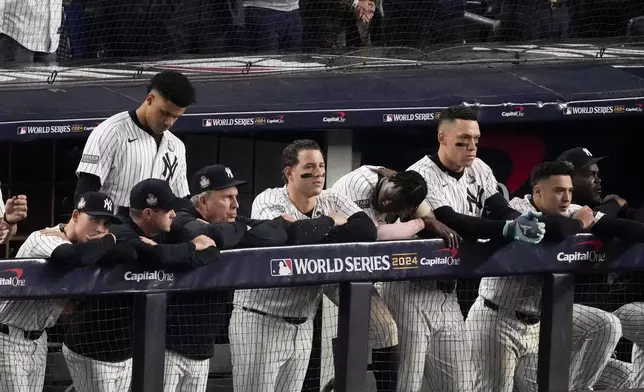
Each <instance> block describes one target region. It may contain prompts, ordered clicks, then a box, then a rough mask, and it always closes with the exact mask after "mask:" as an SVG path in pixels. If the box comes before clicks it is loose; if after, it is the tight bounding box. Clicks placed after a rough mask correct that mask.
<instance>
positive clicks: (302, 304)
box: [229, 140, 376, 392]
mask: <svg viewBox="0 0 644 392" xmlns="http://www.w3.org/2000/svg"><path fill="white" fill-rule="evenodd" d="M282 167H283V175H284V179H285V182H286V186H285V187H282V188H271V189H267V190H265V191H264V192H262V193H260V194H259V195H258V196H257V197H256V198H255V200H254V201H253V207H252V218H253V219H274V218H277V217H279V216H282V215H285V216H286V217H287V218H288V219H290V220H295V221H307V222H308V223H309V224H308V225H300V226H298V230H306V231H308V232H309V233H310V234H308V235H309V239H313V238H314V237H318V238H317V239H318V242H358V241H374V240H375V239H376V228H375V226H374V224H373V222H372V221H371V219H370V218H369V217H368V216H367V214H365V213H364V212H363V211H362V210H361V209H360V208H359V207H358V206H357V205H355V203H353V202H351V201H350V200H348V199H347V198H345V197H344V196H341V195H338V194H336V193H334V192H332V191H329V190H326V191H323V188H324V179H325V164H324V157H323V156H322V152H321V150H320V147H319V146H318V145H317V143H315V142H314V141H311V140H296V141H295V142H293V143H291V144H290V145H289V146H287V147H286V148H285V149H284V152H283V153H282ZM333 226H335V227H333ZM275 262H276V263H275V265H272V266H271V268H273V273H274V274H279V273H280V270H282V271H283V272H286V271H285V270H286V269H288V270H289V272H291V271H292V270H291V268H292V267H290V268H289V267H287V268H284V265H282V266H279V265H278V262H277V261H275ZM322 291H323V287H321V286H314V287H297V288H273V289H254V290H236V291H235V296H234V300H233V306H234V309H233V313H232V318H231V320H230V329H229V336H230V347H231V354H232V363H233V385H234V389H235V391H237V392H246V391H247V392H275V391H279V392H299V391H301V390H302V385H303V383H304V377H305V375H306V370H307V367H308V363H309V358H310V355H311V346H312V334H313V318H314V316H315V313H316V309H317V307H318V304H319V301H320V298H321V294H322Z"/></svg>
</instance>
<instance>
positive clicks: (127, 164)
mask: <svg viewBox="0 0 644 392" xmlns="http://www.w3.org/2000/svg"><path fill="white" fill-rule="evenodd" d="M186 170H187V165H186V148H185V146H184V144H183V142H182V141H181V140H179V138H177V137H176V136H175V135H173V134H172V133H171V132H170V131H165V132H164V133H163V137H162V139H161V143H160V144H159V147H158V148H157V144H156V141H155V140H154V138H153V137H152V136H151V135H150V134H149V133H147V132H146V131H144V130H143V129H141V128H139V127H138V126H137V125H136V123H135V122H134V121H133V120H132V118H131V117H130V114H129V113H128V112H122V113H119V114H115V115H114V116H112V117H110V118H108V119H107V120H105V121H103V122H102V123H101V124H100V125H99V126H98V127H96V129H95V130H94V131H93V132H92V133H91V134H90V135H89V139H88V140H87V143H86V144H85V148H84V149H83V156H82V158H81V161H80V164H79V165H78V168H77V169H76V175H79V173H88V174H93V175H95V176H98V177H99V178H100V179H101V189H100V191H101V192H103V193H105V194H106V195H108V196H109V197H110V198H112V200H113V201H114V203H115V204H116V205H119V206H124V207H129V206H130V190H132V187H134V185H136V184H137V183H139V182H140V181H143V180H145V179H148V178H159V179H164V180H167V181H168V182H169V183H170V188H172V192H173V193H174V194H175V195H176V196H179V197H184V196H186V195H188V194H190V190H189V188H188V179H187V177H186Z"/></svg>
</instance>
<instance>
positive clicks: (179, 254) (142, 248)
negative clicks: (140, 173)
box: [63, 178, 219, 392]
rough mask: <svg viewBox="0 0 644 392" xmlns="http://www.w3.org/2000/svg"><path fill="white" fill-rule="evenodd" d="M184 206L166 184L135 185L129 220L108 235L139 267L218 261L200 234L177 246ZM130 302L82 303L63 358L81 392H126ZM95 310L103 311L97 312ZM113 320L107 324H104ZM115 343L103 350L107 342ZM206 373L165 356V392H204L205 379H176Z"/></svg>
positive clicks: (200, 365) (193, 364)
mask: <svg viewBox="0 0 644 392" xmlns="http://www.w3.org/2000/svg"><path fill="white" fill-rule="evenodd" d="M183 204H184V203H182V202H181V200H180V199H179V198H178V197H176V196H175V195H174V194H173V193H172V190H171V189H170V186H169V184H168V182H166V181H165V180H161V179H154V178H152V179H147V180H143V181H141V182H139V183H138V184H136V185H135V186H134V187H133V188H132V191H131V193H130V199H129V203H128V205H129V206H130V208H129V214H130V216H129V217H120V221H121V222H120V224H116V225H112V227H111V228H110V231H111V232H112V233H113V234H114V235H115V236H116V239H117V240H118V243H119V244H120V245H122V246H121V247H119V248H118V249H119V250H120V251H122V249H127V248H128V246H129V247H131V248H133V249H134V251H135V253H136V257H137V258H138V262H139V263H140V264H141V266H144V267H145V266H147V267H149V268H159V267H174V266H181V267H197V266H200V265H204V264H208V263H211V262H213V261H215V260H217V259H218V258H219V250H218V249H217V248H216V247H215V243H214V241H213V240H212V239H210V238H208V237H206V236H204V235H200V236H195V237H194V239H192V240H191V241H183V242H175V241H174V240H173V239H174V238H176V237H179V236H180V234H178V233H175V232H173V231H172V230H171V228H172V220H173V218H174V216H175V212H174V209H175V208H178V207H180V206H182V205H183ZM131 301H132V297H131V296H129V297H127V296H114V297H106V298H105V299H103V300H102V301H100V302H98V301H97V300H87V301H82V302H81V303H79V305H78V308H77V310H76V312H75V313H74V314H73V315H72V317H71V320H70V326H69V327H68V331H67V332H68V333H66V334H65V342H64V345H63V355H64V356H65V361H66V362H67V366H68V368H69V372H70V375H71V376H72V380H73V381H74V387H75V388H76V390H78V391H79V392H86V391H89V392H93V391H109V392H126V391H128V390H129V388H130V382H131V372H132V359H131V358H132V341H131V328H132V314H131V310H132V302H131ZM97 310H100V311H99V312H97ZM106 320H109V321H110V322H109V323H106ZM107 341H109V342H111V343H110V346H109V349H107V350H106V349H105V342H107ZM204 366H205V368H206V369H207V368H208V364H207V361H206V363H205V364H204V361H190V360H188V359H186V358H181V357H178V356H175V355H172V353H170V352H166V356H165V367H166V371H165V375H166V378H165V382H164V391H172V392H174V391H182V392H186V391H190V392H192V391H201V390H204V389H205V386H206V381H207V372H206V377H205V378H204V377H203V376H202V377H200V378H199V379H194V380H190V382H188V383H184V384H181V385H180V386H179V385H178V384H179V383H178V382H175V380H174V377H173V376H174V375H176V374H177V373H180V370H179V369H182V370H185V369H191V370H192V369H194V368H199V372H200V374H202V373H203V369H202V368H203V367H204Z"/></svg>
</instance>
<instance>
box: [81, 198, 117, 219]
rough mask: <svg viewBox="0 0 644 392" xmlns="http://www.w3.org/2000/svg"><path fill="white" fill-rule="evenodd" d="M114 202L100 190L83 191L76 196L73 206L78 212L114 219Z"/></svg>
mask: <svg viewBox="0 0 644 392" xmlns="http://www.w3.org/2000/svg"><path fill="white" fill-rule="evenodd" d="M114 207H115V206H114V202H113V201H112V199H111V198H110V197H109V196H107V195H106V194H104V193H101V192H85V193H83V194H81V195H80V196H79V197H78V200H77V201H76V203H74V208H75V209H76V210H78V212H83V213H85V214H87V215H91V216H96V217H106V218H110V220H114V221H116V220H117V218H116V217H115V216H114Z"/></svg>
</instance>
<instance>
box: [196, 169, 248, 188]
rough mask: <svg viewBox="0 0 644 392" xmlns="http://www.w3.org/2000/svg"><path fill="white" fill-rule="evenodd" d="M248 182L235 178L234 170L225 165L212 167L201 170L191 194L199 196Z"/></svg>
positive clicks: (197, 174)
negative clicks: (202, 193)
mask: <svg viewBox="0 0 644 392" xmlns="http://www.w3.org/2000/svg"><path fill="white" fill-rule="evenodd" d="M246 183H247V182H246V181H241V180H238V179H236V178H235V175H234V174H233V172H232V170H230V168H228V167H227V166H224V165H210V166H206V167H203V168H201V169H200V170H199V171H198V172H197V173H195V175H194V176H192V181H191V183H190V193H191V194H192V195H198V194H200V193H201V192H206V191H213V190H219V189H226V188H230V187H233V186H237V185H244V184H246Z"/></svg>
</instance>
